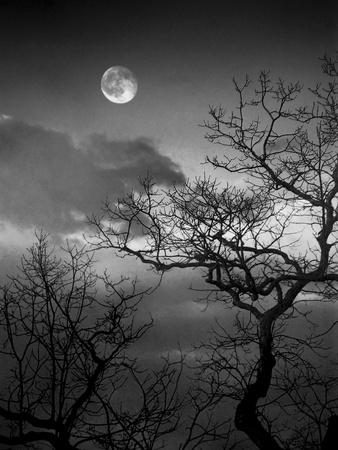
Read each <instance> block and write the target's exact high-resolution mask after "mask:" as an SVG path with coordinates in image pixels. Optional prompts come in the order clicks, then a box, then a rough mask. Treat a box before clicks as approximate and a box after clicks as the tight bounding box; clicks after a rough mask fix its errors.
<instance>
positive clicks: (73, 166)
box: [0, 117, 184, 233]
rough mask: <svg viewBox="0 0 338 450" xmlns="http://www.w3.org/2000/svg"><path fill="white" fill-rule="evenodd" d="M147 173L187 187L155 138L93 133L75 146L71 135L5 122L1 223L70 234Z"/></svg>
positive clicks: (0, 131) (0, 147) (0, 142)
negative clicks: (111, 137)
mask: <svg viewBox="0 0 338 450" xmlns="http://www.w3.org/2000/svg"><path fill="white" fill-rule="evenodd" d="M147 172H149V173H151V174H152V175H153V176H154V179H155V180H156V181H157V182H158V183H159V184H162V185H170V184H172V183H175V182H176V183H182V182H183V181H184V175H183V173H182V172H181V170H180V168H179V166H178V165H177V164H175V163H174V162H173V161H172V160H171V159H170V158H168V157H167V156H164V155H161V154H160V153H159V151H158V150H157V149H156V148H155V147H154V144H153V143H152V141H150V140H149V139H136V140H133V141H113V140H108V139H107V138H106V137H105V136H104V135H98V134H96V135H91V136H89V137H88V139H87V140H86V141H85V142H84V143H82V144H80V145H78V146H77V145H75V144H74V142H73V141H72V139H71V137H70V136H69V135H67V134H65V133H60V132H56V131H53V130H50V129H45V128H43V127H41V126H36V125H34V126H33V125H28V124H27V123H25V122H19V121H16V120H13V119H10V118H7V117H6V120H0V189H1V201H0V220H1V221H7V222H11V223H13V224H15V225H16V226H21V227H24V228H31V227H35V228H44V229H45V230H47V231H49V232H53V233H55V232H56V233H70V232H74V231H76V230H77V229H79V228H81V227H83V218H84V217H85V216H86V215H87V214H91V213H93V212H98V211H99V209H100V205H101V204H102V201H104V200H105V199H106V198H107V197H108V198H110V199H114V198H116V197H117V196H121V195H123V194H124V193H125V192H126V191H128V190H129V189H130V188H131V187H135V186H137V178H138V177H140V176H145V175H146V174H147Z"/></svg>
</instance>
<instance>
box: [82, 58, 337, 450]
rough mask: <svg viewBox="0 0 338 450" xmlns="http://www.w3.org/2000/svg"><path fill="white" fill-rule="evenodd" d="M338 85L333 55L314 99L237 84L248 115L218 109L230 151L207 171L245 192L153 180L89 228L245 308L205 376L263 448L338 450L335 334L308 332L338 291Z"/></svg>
mask: <svg viewBox="0 0 338 450" xmlns="http://www.w3.org/2000/svg"><path fill="white" fill-rule="evenodd" d="M337 75H338V60H337V59H335V58H331V57H328V56H325V57H324V58H323V59H322V75H321V76H322V78H323V81H322V82H321V83H318V84H316V85H315V86H313V87H311V88H310V89H309V90H305V89H304V88H303V86H302V85H301V84H300V83H299V82H295V83H292V82H291V83H287V82H285V81H283V80H281V79H278V80H277V81H276V82H274V81H273V80H272V78H271V76H270V74H269V72H266V71H262V72H261V73H260V75H259V77H258V80H257V83H256V84H255V85H253V84H252V82H251V81H250V80H249V78H248V77H246V78H245V80H244V82H242V83H240V82H239V81H236V80H234V88H235V91H236V93H237V95H238V105H237V108H236V109H235V110H234V111H233V112H230V113H229V114H228V113H227V112H226V110H225V109H224V108H223V107H217V108H216V107H211V108H210V119H209V120H208V121H206V122H205V123H204V128H205V129H206V132H207V134H206V138H207V139H208V140H209V141H210V142H212V143H215V144H218V145H219V146H220V147H219V148H223V149H224V150H225V151H224V154H223V155H219V154H217V155H216V156H215V157H209V156H208V157H207V158H206V163H208V164H209V165H211V166H212V167H214V168H216V169H222V170H223V171H224V172H225V174H226V173H232V174H236V176H237V177H238V179H239V181H241V183H240V185H237V186H231V185H229V184H225V183H224V180H223V178H222V179H219V180H218V181H215V180H213V179H211V178H207V177H204V178H200V179H197V180H195V181H192V182H187V183H186V184H185V185H184V186H176V187H174V188H172V189H168V190H165V191H163V190H161V189H160V188H157V187H156V186H155V185H154V184H153V183H152V181H151V179H146V180H143V181H142V189H140V190H139V191H133V192H131V193H130V194H129V195H128V196H126V197H125V198H123V199H120V200H119V202H117V203H116V204H110V203H109V202H107V203H106V204H105V206H104V209H103V213H102V217H92V218H91V219H90V220H91V223H92V224H93V225H94V226H95V227H96V230H97V233H96V235H95V237H93V244H94V245H95V246H96V248H110V249H113V250H115V251H116V254H117V255H120V256H121V255H122V256H126V255H130V256H133V257H136V258H138V259H139V260H140V261H141V262H143V263H144V264H147V265H150V266H152V267H153V268H154V269H155V270H156V271H158V272H160V273H161V274H163V273H165V272H167V271H168V270H172V269H196V268H197V269H200V270H201V274H202V276H203V277H204V279H205V281H206V283H208V286H209V288H206V291H207V292H206V295H208V296H209V298H210V297H211V296H214V297H215V298H216V299H217V300H218V301H220V302H223V303H224V306H225V308H226V309H228V308H231V310H232V311H234V312H235V318H234V326H235V330H234V332H233V333H230V332H229V331H228V330H226V329H224V328H222V326H221V325H220V326H219V327H218V329H217V330H215V335H214V338H213V339H211V340H210V341H209V342H208V343H206V345H205V346H204V347H203V348H204V350H205V351H206V353H205V354H204V356H203V357H202V359H201V361H200V365H201V376H204V380H209V385H210V388H211V389H213V388H214V389H215V391H214V392H216V395H217V396H218V399H219V401H220V402H222V401H223V400H224V399H231V400H232V401H233V402H235V403H236V408H235V413H234V421H235V425H236V427H237V429H238V430H239V431H241V432H243V433H245V435H246V436H247V438H248V439H249V440H250V441H251V442H252V443H254V444H255V445H256V446H257V447H258V448H260V449H264V450H281V449H290V448H304V449H305V448H313V449H315V448H321V446H322V448H333V447H332V445H331V447H330V444H328V441H329V440H330V439H332V438H330V434H331V435H332V433H333V435H335V436H337V434H336V431H335V430H333V429H332V427H330V426H329V430H328V433H327V434H326V437H324V435H325V428H326V422H327V420H328V418H329V417H330V416H333V419H334V417H335V414H336V411H337V409H336V408H337V403H336V399H337V390H336V388H335V382H336V378H335V377H333V376H331V375H329V374H325V373H323V372H321V371H320V362H319V361H320V355H321V356H324V357H326V358H327V357H328V353H327V352H328V349H327V348H326V347H325V344H324V341H325V336H327V333H329V332H332V331H333V330H334V325H335V324H332V326H329V327H328V329H326V330H322V331H318V330H317V331H315V330H310V332H309V335H308V336H307V337H305V334H304V333H305V331H304V330H305V324H306V325H309V322H308V321H307V319H308V318H309V313H310V309H309V308H310V306H309V305H310V302H309V300H313V299H314V298H316V299H317V300H318V302H321V303H323V304H324V303H325V302H334V301H335V298H336V294H337V281H338V258H337V250H338V241H337V222H338V209H337V200H338V197H337V194H338V155H337V142H338V103H337V89H338V88H337ZM136 236H137V237H138V238H141V241H140V240H139V239H138V240H137V242H138V243H140V242H141V244H139V245H138V246H137V245H136V244H135V237H136ZM310 297H311V298H310ZM311 304H312V303H311ZM302 305H303V306H302ZM294 322H295V323H296V324H297V325H296V326H297V329H296V330H295V327H294V328H293V329H292V324H293V323H294ZM303 322H304V323H303ZM299 329H300V331H301V332H300V333H298V331H299ZM325 351H326V353H325ZM311 352H315V353H316V356H315V357H313V356H311ZM279 413H282V414H281V415H279ZM285 413H287V414H285ZM290 417H292V420H290ZM295 417H297V421H295ZM278 418H279V420H278ZM333 419H331V423H334V422H335V421H334V420H333ZM295 422H296V423H295ZM291 427H292V428H291ZM331 442H332V440H331Z"/></svg>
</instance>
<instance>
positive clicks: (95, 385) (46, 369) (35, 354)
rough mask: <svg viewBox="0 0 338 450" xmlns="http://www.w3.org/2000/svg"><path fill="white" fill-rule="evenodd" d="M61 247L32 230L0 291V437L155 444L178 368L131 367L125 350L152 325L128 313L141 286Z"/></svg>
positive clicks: (92, 444)
mask: <svg viewBox="0 0 338 450" xmlns="http://www.w3.org/2000/svg"><path fill="white" fill-rule="evenodd" d="M65 253H66V255H65V257H64V258H62V259H58V258H57V257H56V256H55V254H54V251H53V249H51V248H50V246H49V244H48V239H47V236H45V235H40V236H39V237H38V241H37V243H36V244H35V245H34V246H33V247H32V248H31V249H30V250H29V252H28V254H27V255H25V256H24V257H23V258H22V261H21V267H20V270H21V272H20V273H19V275H17V276H14V277H12V278H11V279H10V282H9V284H8V285H6V286H5V287H4V288H2V297H1V300H0V330H1V347H0V353H1V364H2V368H3V370H2V373H3V374H4V376H3V378H2V379H1V391H0V418H1V421H0V423H1V425H0V443H1V444H7V445H8V446H11V448H14V446H16V445H21V446H25V447H32V448H33V447H34V448H46V445H48V448H50V447H52V448H55V449H62V450H65V449H86V448H87V449H89V448H90V449H92V448H99V447H101V448H107V449H108V448H109V449H155V448H162V445H163V441H164V439H165V435H166V434H168V433H171V432H172V431H173V430H175V428H176V426H177V422H178V418H179V405H180V402H179V400H178V397H177V387H178V381H179V378H180V373H181V367H182V366H181V364H180V362H178V363H171V362H169V361H168V360H167V361H165V362H164V365H162V367H161V368H160V369H158V370H152V371H151V372H150V371H145V370H144V369H142V370H141V368H140V367H139V366H138V362H137V359H136V358H135V357H134V356H133V354H132V352H131V350H132V348H133V344H134V343H136V342H137V341H139V339H140V338H141V337H142V336H143V335H144V333H146V332H147V331H148V330H149V328H150V327H151V325H152V323H151V321H150V322H148V323H141V321H140V319H138V318H137V315H136V313H137V306H138V304H139V302H140V300H141V298H142V296H143V294H144V293H145V292H146V291H144V292H138V290H137V286H136V283H135V282H134V283H130V282H128V281H127V280H125V279H121V280H120V281H118V282H112V281H111V280H110V278H109V277H108V276H107V275H105V276H104V277H98V276H97V275H96V274H95V273H94V270H93V255H92V254H91V253H88V252H87V251H86V250H85V249H77V248H75V247H68V248H67V249H66V250H65ZM100 285H101V286H100ZM128 286H129V287H128ZM100 292H103V293H100ZM128 398H129V400H128ZM43 445H44V447H41V446H43Z"/></svg>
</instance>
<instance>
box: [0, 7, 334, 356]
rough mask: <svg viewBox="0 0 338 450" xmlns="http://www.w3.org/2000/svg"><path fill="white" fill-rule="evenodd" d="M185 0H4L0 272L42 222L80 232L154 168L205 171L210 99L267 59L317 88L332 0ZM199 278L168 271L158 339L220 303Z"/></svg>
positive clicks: (221, 100) (157, 310) (158, 307)
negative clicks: (110, 91) (111, 81)
mask: <svg viewBox="0 0 338 450" xmlns="http://www.w3.org/2000/svg"><path fill="white" fill-rule="evenodd" d="M180 3H181V4H178V3H175V2H161V1H157V2H152V1H143V2H138V3H137V4H136V5H135V6H134V5H133V4H132V3H130V2H115V1H110V2H108V1H102V0H93V1H85V0H81V1H72V0H68V1H64V2H63V1H56V0H55V1H52V0H49V1H47V0H45V1H42V0H36V1H25V0H21V1H11V0H9V1H0V34H1V36H0V56H1V59H0V64H1V66H0V115H1V120H0V250H1V253H2V256H1V258H0V261H1V264H2V266H1V273H2V274H4V273H6V272H7V271H9V270H10V269H11V268H12V267H13V266H15V260H16V259H15V258H16V257H17V255H18V254H19V253H20V252H21V251H22V250H23V249H24V248H26V247H27V246H28V245H29V244H30V242H31V241H32V236H33V231H34V229H36V228H37V229H40V228H41V227H42V228H43V229H45V230H46V231H48V232H50V233H51V235H53V236H57V237H58V238H59V239H63V238H65V237H70V236H75V235H80V234H81V233H82V231H85V224H84V220H85V216H86V214H90V213H92V212H97V211H99V209H100V204H101V202H102V201H104V200H105V198H106V197H109V198H111V199H114V198H116V197H117V196H121V195H123V194H124V193H126V192H128V191H129V190H130V189H131V188H133V187H135V186H136V184H137V178H138V177H139V176H142V175H145V174H146V173H147V171H149V170H150V171H151V173H153V175H154V176H155V179H156V180H157V181H158V182H159V183H160V184H162V185H164V186H168V185H170V184H172V183H174V182H178V183H181V182H183V181H184V179H185V178H194V177H195V176H198V175H201V174H202V173H203V171H206V170H208V169H207V167H206V166H205V165H202V164H201V163H202V162H203V160H204V158H205V155H206V154H207V153H208V152H209V151H211V150H212V151H215V149H214V148H212V149H211V144H210V143H208V142H207V141H206V140H205V138H204V130H203V128H201V127H199V124H201V123H202V122H203V120H205V119H207V115H208V108H209V105H219V104H221V105H223V106H224V107H226V108H227V109H228V110H231V109H232V108H234V107H235V106H236V99H235V95H234V90H233V85H232V78H233V76H235V77H238V78H241V77H243V76H244V75H245V73H248V74H249V75H250V76H251V77H252V78H255V77H256V76H257V75H258V72H259V70H260V69H271V74H272V76H274V77H276V78H278V77H279V76H280V77H282V78H284V79H290V80H293V81H294V80H300V81H301V82H302V83H303V84H304V85H305V86H313V85H314V83H315V81H316V80H317V78H318V77H319V76H320V61H319V60H318V58H319V57H320V56H322V55H323V54H324V53H333V52H334V51H335V49H336V48H337V40H338V31H337V23H338V16H337V7H335V6H334V3H336V2H334V1H332V2H325V1H322V2H309V1H308V2H302V1H292V2H291V1H283V2H271V1H270V2H252V1H251V2H247V1H238V2H235V1H234V2H225V1H222V2H219V1H211V2H206V1H204V2H188V1H185V2H184V1H181V2H180ZM113 65H121V66H126V67H128V68H129V69H130V70H132V71H133V73H134V74H135V76H136V77H137V79H138V85H139V89H138V93H137V95H136V97H135V98H134V100H132V101H131V102H130V103H127V104H123V105H118V104H113V103H111V102H109V101H108V100H107V99H106V98H105V97H104V96H103V95H102V92H101V90H100V80H101V76H102V74H103V73H104V71H105V70H106V69H107V68H108V67H110V66H113ZM215 175H216V176H218V177H223V178H224V177H225V176H226V175H225V174H224V173H218V172H217V173H215ZM225 181H226V180H225ZM102 258H103V262H101V264H102V266H104V264H107V265H108V264H110V266H109V267H113V269H114V268H115V269H114V270H116V267H117V266H118V268H121V267H126V268H127V269H129V270H131V271H132V272H133V273H136V272H137V266H136V265H133V264H134V263H126V262H124V266H121V265H120V264H116V263H114V262H111V258H110V257H108V255H104V256H103V257H102ZM128 264H129V265H128ZM127 266H128V267H127ZM190 276H191V275H189V273H188V272H187V273H184V274H182V273H177V274H172V275H170V276H169V278H168V279H167V280H165V281H164V284H163V286H162V288H161V289H160V290H159V291H157V294H156V296H153V297H152V298H150V299H149V300H148V309H149V311H150V312H152V314H153V315H154V317H155V319H156V317H157V318H158V323H160V327H161V328H159V325H158V326H157V328H155V329H154V332H153V335H152V336H154V335H156V333H157V335H158V336H160V337H161V338H162V341H161V340H159V339H156V343H157V345H158V346H160V344H161V343H162V344H163V347H166V348H169V349H170V348H171V346H174V345H176V344H177V341H178V340H179V339H183V341H185V342H188V341H193V340H194V339H195V338H196V334H197V330H200V331H201V330H204V328H203V327H206V324H207V323H209V321H210V320H211V319H212V317H213V315H214V312H212V311H211V312H210V311H209V310H208V311H207V312H206V313H203V312H201V310H202V309H203V307H202V306H203V305H202V306H200V305H198V304H196V303H193V302H192V299H193V298H196V294H195V293H193V292H191V291H187V290H186V288H187V287H189V285H190V283H191V279H190ZM116 277H117V278H118V277H119V273H117V272H116ZM146 277H147V280H149V279H150V278H151V275H149V274H147V275H146ZM172 278H174V279H175V280H176V284H177V287H176V288H175V289H174V290H173V289H172V284H171V282H170V280H171V279H172ZM196 278H198V276H197V274H196ZM173 323H175V324H176V328H175V332H173V330H172V326H171V325H172V324H173ZM159 330H160V331H159ZM180 330H181V331H180ZM148 345H149V349H150V348H151V343H148Z"/></svg>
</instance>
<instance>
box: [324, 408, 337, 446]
mask: <svg viewBox="0 0 338 450" xmlns="http://www.w3.org/2000/svg"><path fill="white" fill-rule="evenodd" d="M337 446H338V416H331V417H330V418H329V423H328V426H327V431H326V435H325V437H324V439H323V442H322V450H336V449H337Z"/></svg>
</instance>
